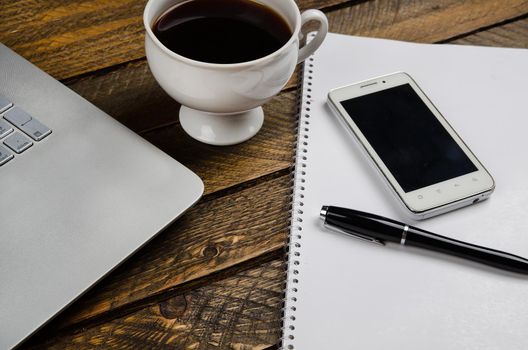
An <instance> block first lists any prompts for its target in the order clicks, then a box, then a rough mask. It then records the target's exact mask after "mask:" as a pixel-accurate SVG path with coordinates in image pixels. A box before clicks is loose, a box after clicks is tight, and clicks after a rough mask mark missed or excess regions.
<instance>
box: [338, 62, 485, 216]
mask: <svg viewBox="0 0 528 350" xmlns="http://www.w3.org/2000/svg"><path fill="white" fill-rule="evenodd" d="M403 84H409V85H410V86H411V87H412V88H413V90H414V91H415V92H416V93H417V95H418V96H419V97H420V98H421V99H422V101H423V102H424V103H425V104H426V105H427V107H428V108H429V110H430V111H431V112H432V113H433V115H434V116H435V117H436V118H437V119H438V121H439V122H440V123H441V124H442V126H443V127H444V128H445V129H446V131H447V132H448V133H449V135H451V137H452V138H453V140H455V142H456V143H457V144H458V146H459V147H460V148H461V149H462V150H463V151H464V153H465V154H466V155H467V157H468V158H469V159H470V160H471V161H472V162H473V164H475V166H476V167H477V169H478V170H477V171H476V172H473V173H470V174H466V175H462V176H459V177H456V178H453V179H449V180H445V181H443V182H440V183H436V184H433V185H430V186H427V187H423V188H419V189H417V190H414V191H411V192H405V191H403V189H402V187H401V186H400V184H399V183H398V182H397V181H396V179H395V178H394V176H393V175H392V173H391V172H390V171H389V169H388V168H387V167H386V165H385V164H384V162H383V161H382V160H381V158H380V157H379V156H378V154H377V153H376V151H375V150H374V148H373V147H372V146H371V145H370V143H369V142H368V140H367V139H366V138H365V136H364V135H363V133H362V132H361V131H360V130H359V128H358V127H357V125H356V124H355V123H354V121H353V120H352V118H351V117H350V115H349V114H348V113H347V111H346V110H345V109H344V108H343V106H342V105H341V102H342V101H346V100H349V99H353V98H355V97H359V96H363V95H367V94H371V93H374V92H377V91H382V90H385V89H389V88H392V87H396V86H399V85H403ZM328 101H329V104H330V106H331V107H332V109H333V110H334V112H335V113H336V114H337V115H338V116H339V117H340V118H341V119H342V121H344V122H345V123H346V125H347V126H348V127H349V129H350V131H351V132H352V133H353V134H354V136H355V137H356V140H357V141H358V142H359V143H360V145H361V146H362V148H363V150H364V151H365V152H366V154H367V155H368V158H369V159H370V160H371V161H372V163H373V165H375V167H376V168H377V170H379V172H380V174H381V175H382V177H383V178H384V180H385V181H386V182H387V183H388V185H389V187H390V188H391V189H392V191H393V192H394V194H396V196H397V197H398V199H399V200H400V202H401V203H402V204H404V206H405V207H406V209H408V210H409V211H410V214H411V215H412V216H413V217H414V218H417V219H423V218H425V217H430V216H433V215H437V214H440V213H442V212H446V211H449V210H452V209H456V208H458V207H461V206H464V205H468V204H471V202H472V201H474V200H475V198H477V199H486V198H487V197H488V196H489V195H490V194H491V192H493V190H494V188H495V181H494V180H493V178H492V177H491V175H490V174H489V172H488V171H487V170H486V169H485V168H484V166H483V165H482V163H481V162H480V161H479V160H478V159H477V157H476V156H475V155H474V154H473V152H471V150H470V149H469V148H468V147H467V145H466V144H465V143H464V141H462V139H461V138H460V136H459V135H458V134H457V133H456V132H455V130H454V129H453V128H452V127H451V125H449V123H448V122H447V120H446V119H445V118H444V117H443V116H442V114H441V113H440V112H439V111H438V109H437V108H436V107H435V106H434V104H433V103H432V102H431V101H430V100H429V98H428V97H427V96H426V95H425V93H424V92H423V91H422V90H421V89H420V87H419V86H418V85H417V84H416V82H415V81H414V80H413V79H412V78H411V77H410V76H409V75H408V74H406V73H403V72H398V73H394V74H389V75H386V76H382V77H378V78H375V79H369V80H367V81H363V82H360V83H357V84H353V85H349V86H345V87H341V88H337V89H334V90H332V91H330V93H329V94H328ZM402 137H404V135H402ZM464 202H468V203H464ZM450 208H451V209H450Z"/></svg>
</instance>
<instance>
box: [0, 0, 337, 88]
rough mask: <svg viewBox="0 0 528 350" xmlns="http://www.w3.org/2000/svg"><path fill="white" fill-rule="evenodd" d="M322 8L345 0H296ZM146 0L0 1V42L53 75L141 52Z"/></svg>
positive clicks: (61, 76)
mask: <svg viewBox="0 0 528 350" xmlns="http://www.w3.org/2000/svg"><path fill="white" fill-rule="evenodd" d="M296 2H297V3H298V4H299V6H300V8H302V9H305V8H311V7H315V8H325V7H328V6H333V5H336V4H340V3H343V2H345V0H296ZM145 3H146V0H112V1H108V0H82V1H74V0H64V1H59V0H52V1H34V0H19V1H12V0H0V9H1V11H0V42H2V43H4V44H5V45H7V46H9V47H11V48H12V49H13V50H14V51H16V52H17V53H19V54H20V55H22V56H23V57H25V58H27V59H29V60H30V61H31V62H33V63H35V64H36V65H37V66H39V67H40V68H41V69H43V70H44V71H46V72H48V73H49V74H51V75H52V76H54V77H55V78H57V79H64V78H67V77H71V76H74V75H79V74H83V73H87V72H92V71H94V70H98V69H102V68H106V67H110V66H113V65H116V64H120V63H125V62H128V61H130V60H134V59H138V58H142V57H144V56H145V53H144V49H143V40H144V28H143V20H142V14H143V9H144V7H145Z"/></svg>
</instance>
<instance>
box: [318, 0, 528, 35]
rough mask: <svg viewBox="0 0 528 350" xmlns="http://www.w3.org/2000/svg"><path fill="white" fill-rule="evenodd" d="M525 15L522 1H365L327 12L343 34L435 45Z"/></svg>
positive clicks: (332, 26) (526, 10)
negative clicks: (432, 43)
mask: <svg viewBox="0 0 528 350" xmlns="http://www.w3.org/2000/svg"><path fill="white" fill-rule="evenodd" d="M526 13H528V2H526V1H524V0H500V1H499V0H475V1H458V0H445V1H441V2H440V1H436V0H420V1H418V0H414V1H404V2H400V1H368V2H364V3H361V4H358V5H357V6H352V7H347V8H344V9H341V10H339V11H335V12H330V13H328V14H327V15H328V19H329V21H330V29H331V30H332V31H335V32H339V33H343V34H354V35H362V36H369V37H378V38H387V39H398V40H406V41H415V42H437V41H442V40H446V39H449V38H452V37H455V36H458V35H461V34H464V33H469V32H472V31H474V30H476V29H478V28H483V27H487V26H490V25H492V24H496V23H499V22H502V21H505V20H508V19H511V18H515V17H519V16H521V15H524V14H526Z"/></svg>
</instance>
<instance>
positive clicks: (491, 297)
mask: <svg viewBox="0 0 528 350" xmlns="http://www.w3.org/2000/svg"><path fill="white" fill-rule="evenodd" d="M312 59H313V60H309V61H307V62H306V64H305V73H304V83H303V102H302V110H301V116H300V120H299V123H300V124H299V128H300V131H299V144H298V152H297V166H296V181H295V191H294V205H293V217H292V223H293V225H292V232H291V241H290V257H289V267H288V270H289V271H288V286H287V292H286V305H285V321H284V339H283V347H284V348H285V349H291V348H293V349H301V350H306V349H319V350H320V349H361V350H364V349H372V350H377V349H406V350H407V349H417V350H418V349H419V350H423V349H428V350H429V349H438V350H446V349H449V350H455V349H461V350H462V349H464V350H470V349H475V350H486V349H490V350H492V349H493V350H496V349H528V277H526V276H521V275H516V274H513V273H508V272H504V271H501V270H497V269H494V268H490V267H486V266H484V265H480V264H477V263H473V262H469V261H466V260H462V259H458V258H454V257H450V256H447V255H443V254H437V253H433V252H428V251H425V250H420V249H413V248H408V247H400V246H396V245H388V246H385V247H382V246H376V245H374V244H371V243H365V242H361V241H359V240H356V239H354V238H351V237H347V236H345V235H341V234H338V233H333V232H330V231H327V230H325V229H324V228H323V227H322V223H321V221H320V219H319V211H320V209H321V206H322V205H334V206H343V207H349V208H354V209H358V210H362V211H367V212H372V213H376V214H380V215H383V216H387V217H390V218H394V219H396V220H400V221H406V222H408V223H409V224H411V225H415V226H418V227H420V228H424V229H426V230H430V231H433V232H435V233H438V234H442V235H446V236H449V237H452V238H455V239H460V240H463V241H467V242H471V243H474V244H478V245H482V246H487V247H492V248H495V249H499V250H504V251H507V252H510V253H513V254H516V255H520V256H525V257H528V157H527V155H526V152H527V151H528V107H527V106H528V88H527V86H528V50H523V49H499V48H484V47H470V46H455V45H427V44H413V43H403V42H397V41H389V40H381V39H368V38H359V37H350V36H343V35H337V34H330V35H329V36H328V37H327V39H326V41H325V42H324V44H323V45H322V46H321V48H320V49H319V50H318V51H317V52H316V54H315V55H314V56H313V57H312ZM310 64H311V65H313V67H311V66H309V65H310ZM396 71H404V72H407V73H409V74H410V75H411V76H412V77H413V78H414V79H415V81H416V82H417V83H418V85H419V86H420V87H421V88H422V89H423V90H424V92H425V93H426V94H427V95H428V96H429V98H430V99H431V100H432V101H433V103H434V104H435V105H436V106H437V107H438V109H439V110H440V111H441V112H442V113H443V115H444V116H445V117H446V119H447V120H448V121H449V122H450V123H451V125H452V126H453V127H454V129H455V130H456V131H457V132H458V133H459V134H460V136H461V137H462V139H463V140H464V141H465V142H466V143H467V144H468V146H469V148H470V149H471V150H472V151H473V152H474V153H475V154H476V156H477V157H478V158H479V159H480V160H481V162H482V163H483V164H484V166H485V167H486V168H487V169H488V170H489V171H490V173H491V174H492V176H493V177H494V178H495V180H496V183H497V187H496V190H495V193H494V194H493V195H492V196H491V198H490V199H489V200H487V201H485V202H482V203H479V204H477V205H474V206H471V207H466V208H463V209H460V210H457V211H455V212H451V213H448V214H445V215H442V216H439V217H436V218H432V219H428V220H426V221H422V222H412V221H410V220H409V219H408V218H407V217H406V216H405V215H404V214H403V212H402V209H400V207H399V204H398V203H397V202H396V200H395V199H394V198H393V197H392V195H391V194H390V193H389V190H388V189H387V188H386V186H385V184H384V183H383V182H382V181H381V179H380V178H379V177H378V175H377V174H376V173H375V170H374V169H372V168H371V166H370V165H369V164H368V163H367V161H366V160H365V159H364V158H363V156H362V155H361V153H360V151H359V149H358V147H357V146H356V144H355V142H354V140H353V139H352V136H351V135H350V134H349V133H348V132H347V131H346V130H345V129H344V128H343V127H342V126H341V124H340V122H339V121H338V119H337V118H336V117H335V116H334V115H333V114H332V113H331V111H330V110H329V108H328V107H327V105H326V96H327V94H328V92H329V91H330V90H331V89H333V88H336V87H339V86H343V85H348V84H351V83H355V82H358V81H361V80H365V79H369V78H373V77H376V76H380V75H385V74H389V73H393V72H396ZM309 90H311V91H309ZM306 122H308V123H309V124H307V123H306ZM306 129H308V130H306ZM305 143H306V144H305ZM303 157H305V158H303ZM300 220H302V221H300ZM294 272H296V273H294ZM294 280H295V281H294Z"/></svg>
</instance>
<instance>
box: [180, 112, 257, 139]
mask: <svg viewBox="0 0 528 350" xmlns="http://www.w3.org/2000/svg"><path fill="white" fill-rule="evenodd" d="M263 123H264V111H263V110H262V107H257V108H254V109H251V110H249V111H247V112H242V113H233V114H215V113H207V112H202V111H199V110H196V109H192V108H189V107H185V106H182V107H181V109H180V124H181V126H182V128H183V130H185V132H186V133H187V134H189V136H191V137H192V138H193V139H195V140H198V141H200V142H203V143H207V144H209V145H214V146H228V145H235V144H237V143H241V142H244V141H246V140H249V139H250V138H252V137H253V136H255V135H256V134H257V132H258V131H259V130H260V128H261V127H262V124H263Z"/></svg>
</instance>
